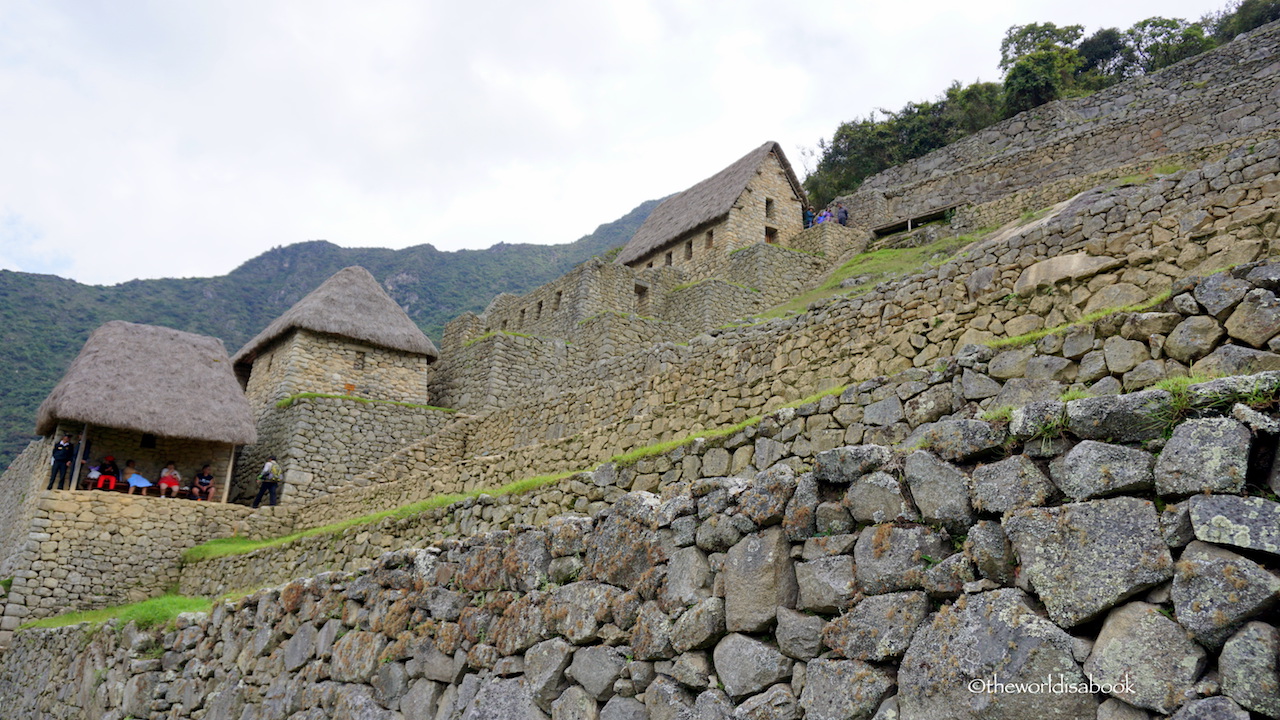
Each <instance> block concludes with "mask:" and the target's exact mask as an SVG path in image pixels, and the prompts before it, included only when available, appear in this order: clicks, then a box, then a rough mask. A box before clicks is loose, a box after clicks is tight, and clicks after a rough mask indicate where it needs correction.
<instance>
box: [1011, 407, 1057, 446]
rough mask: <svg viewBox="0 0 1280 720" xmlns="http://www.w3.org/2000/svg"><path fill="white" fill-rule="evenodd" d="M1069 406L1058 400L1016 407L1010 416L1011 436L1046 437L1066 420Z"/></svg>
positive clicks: (1020, 437) (1024, 437)
mask: <svg viewBox="0 0 1280 720" xmlns="http://www.w3.org/2000/svg"><path fill="white" fill-rule="evenodd" d="M1066 415H1067V406H1066V405H1065V404H1063V403H1061V402H1058V401H1057V400H1051V401H1047V402H1033V403H1029V404H1027V405H1023V406H1021V407H1015V408H1014V409H1013V412H1012V413H1010V416H1009V434H1010V435H1012V436H1014V437H1016V438H1019V439H1026V438H1033V437H1044V436H1045V434H1046V432H1052V431H1053V429H1054V428H1055V427H1061V426H1062V423H1063V422H1064V420H1065V419H1066Z"/></svg>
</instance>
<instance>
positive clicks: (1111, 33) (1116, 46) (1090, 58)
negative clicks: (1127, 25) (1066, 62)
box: [1076, 28, 1134, 84]
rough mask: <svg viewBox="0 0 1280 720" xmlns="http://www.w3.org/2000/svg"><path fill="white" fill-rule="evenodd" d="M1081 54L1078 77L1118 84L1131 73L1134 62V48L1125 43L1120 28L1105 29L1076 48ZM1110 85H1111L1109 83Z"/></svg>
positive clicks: (1081, 42)
mask: <svg viewBox="0 0 1280 720" xmlns="http://www.w3.org/2000/svg"><path fill="white" fill-rule="evenodd" d="M1076 51H1077V52H1079V53H1080V69H1079V70H1078V71H1077V73H1076V75H1077V77H1083V76H1093V77H1100V78H1106V79H1108V80H1110V82H1111V83H1114V82H1118V81H1119V80H1121V79H1122V78H1124V76H1125V75H1126V74H1127V73H1128V72H1129V70H1130V68H1131V66H1132V65H1133V62H1134V57H1133V48H1131V47H1129V44H1128V43H1127V42H1125V35H1124V33H1122V32H1120V29H1119V28H1103V29H1101V30H1099V31H1097V32H1095V33H1094V34H1092V35H1090V36H1089V37H1087V38H1085V39H1084V40H1082V41H1080V45H1079V46H1077V47H1076ZM1108 84H1110V83H1108Z"/></svg>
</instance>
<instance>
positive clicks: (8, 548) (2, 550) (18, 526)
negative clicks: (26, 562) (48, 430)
mask: <svg viewBox="0 0 1280 720" xmlns="http://www.w3.org/2000/svg"><path fill="white" fill-rule="evenodd" d="M55 442H57V441H56V440H55V439H54V438H52V437H49V438H42V439H40V440H33V441H32V442H30V443H28V444H27V448H26V449H25V450H23V451H22V452H21V453H20V454H19V455H18V457H16V458H14V460H13V462H12V463H10V464H9V468H8V469H7V470H5V471H4V476H3V477H0V487H3V488H5V489H6V491H5V492H4V493H0V578H7V577H12V575H13V572H14V570H16V569H17V568H18V567H19V562H18V558H17V557H15V555H14V550H15V549H16V548H17V547H18V546H19V545H20V544H22V543H24V542H25V541H26V533H27V528H28V527H29V525H30V523H31V514H32V513H33V512H35V504H34V503H32V502H30V500H31V498H32V497H34V496H35V495H36V493H38V492H40V491H41V490H43V489H44V488H46V487H47V486H48V484H49V470H50V469H51V468H50V465H51V463H52V456H53V444H54V443H55ZM42 483H43V484H42Z"/></svg>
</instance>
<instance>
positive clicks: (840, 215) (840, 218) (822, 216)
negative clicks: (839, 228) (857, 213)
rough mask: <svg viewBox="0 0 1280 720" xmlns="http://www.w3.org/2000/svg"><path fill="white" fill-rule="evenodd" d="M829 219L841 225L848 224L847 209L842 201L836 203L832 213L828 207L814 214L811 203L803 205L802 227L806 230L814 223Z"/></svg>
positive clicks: (817, 223) (818, 223) (819, 223)
mask: <svg viewBox="0 0 1280 720" xmlns="http://www.w3.org/2000/svg"><path fill="white" fill-rule="evenodd" d="M831 220H835V221H836V222H838V223H840V224H841V225H846V226H847V225H848V224H849V211H848V210H846V209H845V207H844V203H841V202H838V203H836V211H835V212H834V213H833V212H831V209H830V208H823V209H822V212H820V213H818V214H817V215H816V216H815V215H814V214H813V206H812V205H806V206H805V207H804V227H805V229H806V230H808V229H809V228H811V227H813V226H815V225H821V224H822V223H824V222H830V221H831Z"/></svg>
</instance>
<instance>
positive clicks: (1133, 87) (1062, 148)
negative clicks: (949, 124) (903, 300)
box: [842, 23, 1280, 228]
mask: <svg viewBox="0 0 1280 720" xmlns="http://www.w3.org/2000/svg"><path fill="white" fill-rule="evenodd" d="M1278 55H1280V24H1278V23H1272V24H1270V25H1267V26H1264V27H1263V28H1260V29H1258V30H1256V31H1253V32H1251V33H1249V34H1247V35H1246V36H1242V37H1240V38H1237V39H1236V40H1235V41H1234V42H1231V43H1228V44H1227V45H1225V46H1223V47H1222V48H1219V49H1218V50H1215V51H1213V52H1209V53H1205V54H1203V55H1199V56H1196V57H1194V58H1191V59H1188V60H1185V61H1183V62H1181V63H1178V64H1176V65H1174V66H1172V67H1169V68H1166V69H1164V70H1161V71H1160V72H1157V73H1153V74H1151V75H1146V76H1143V77H1139V78H1134V79H1132V80H1129V81H1126V82H1123V83H1120V84H1118V85H1116V86H1114V87H1111V88H1108V89H1106V90H1102V91H1100V92H1098V93H1095V94H1093V95H1090V96H1089V97H1086V98H1080V99H1076V100H1060V101H1057V102H1054V103H1050V104H1048V105H1043V106H1041V107H1039V108H1035V109H1033V110H1029V111H1027V112H1024V113H1021V114H1019V115H1017V116H1016V117H1013V118H1010V119H1009V120H1006V121H1004V122H1001V123H998V124H996V125H993V126H992V127H990V128H987V129H985V130H983V131H981V132H979V133H977V134H975V135H972V136H970V137H968V138H965V139H963V140H960V141H958V142H956V143H953V144H951V145H949V146H947V147H946V148H943V149H941V150H937V151H935V152H933V153H930V154H929V155H926V156H924V157H922V158H919V159H917V160H913V161H911V162H908V163H905V164H903V165H900V166H898V167H895V168H891V169H889V170H886V171H884V172H882V173H879V174H878V175H875V176H873V177H871V178H868V179H867V180H866V182H864V183H863V185H862V186H861V187H860V188H859V190H858V192H856V193H854V194H853V195H850V196H846V197H844V198H842V199H843V201H844V203H845V205H846V207H848V208H849V210H850V220H851V222H853V223H854V224H856V225H859V226H861V227H865V228H873V227H877V226H879V225H883V224H886V223H889V222H892V221H893V220H895V219H898V218H905V217H910V216H914V215H919V214H922V213H924V212H927V211H928V210H931V209H933V208H938V207H944V206H948V205H954V204H961V203H963V204H973V203H981V202H985V201H989V200H992V199H994V198H996V197H998V196H1001V195H1006V194H1009V193H1011V192H1015V191H1018V190H1023V189H1027V188H1034V187H1037V186H1040V185H1042V184H1046V183H1052V182H1053V181H1055V180H1057V179H1060V178H1063V177H1071V176H1082V175H1087V174H1089V173H1092V172H1095V171H1097V170H1099V169H1100V168H1107V167H1112V166H1115V165H1120V164H1126V163H1130V162H1132V161H1135V160H1139V159H1142V158H1150V157H1157V156H1162V155H1168V154H1170V153H1177V152H1184V151H1191V150H1195V149H1198V148H1202V147H1206V146H1209V145H1214V144H1218V143H1222V142H1226V141H1228V140H1230V139H1232V138H1240V137H1248V136H1250V135H1253V134H1255V133H1257V132H1258V131H1260V130H1263V129H1268V128H1275V127H1276V126H1277V125H1278V124H1280V85H1278V84H1277V80H1278V79H1280V64H1277V63H1276V57H1277V56H1278ZM1057 199H1061V198H1056V199H1054V200H1053V202H1056V201H1057ZM1041 207H1042V206H1041Z"/></svg>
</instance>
